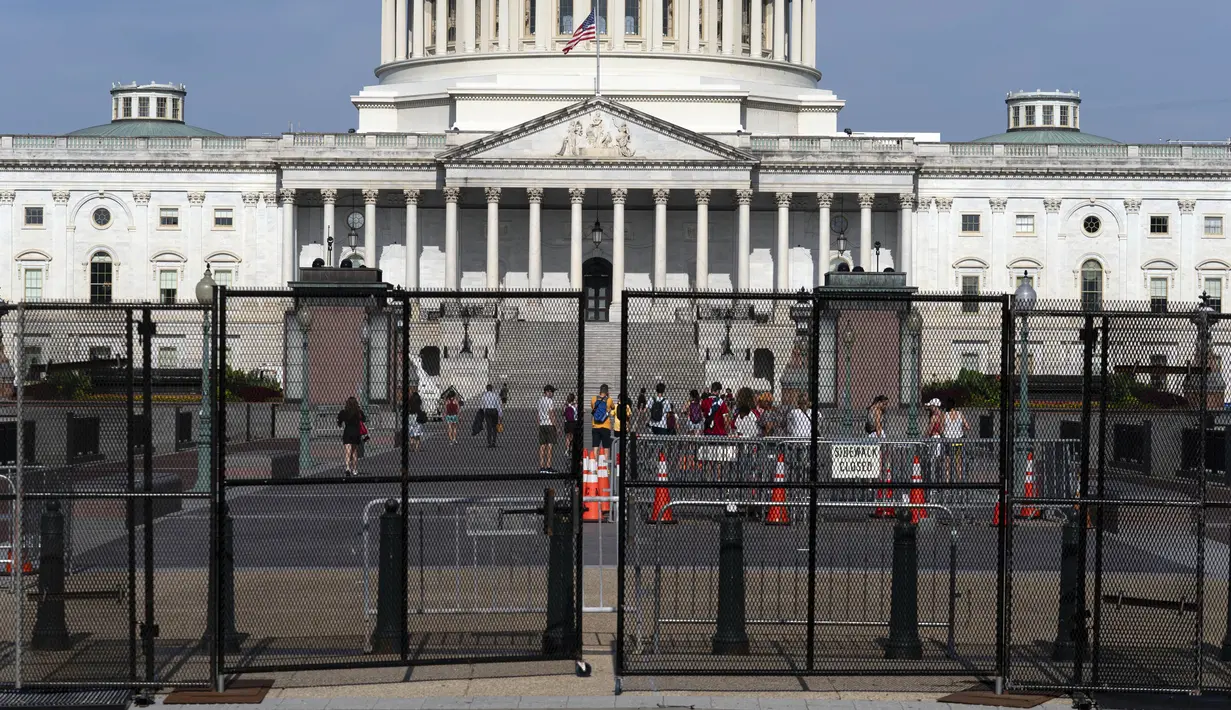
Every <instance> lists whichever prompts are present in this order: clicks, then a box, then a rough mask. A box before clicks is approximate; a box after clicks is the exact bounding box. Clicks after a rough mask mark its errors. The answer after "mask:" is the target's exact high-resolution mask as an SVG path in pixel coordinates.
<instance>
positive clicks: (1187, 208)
mask: <svg viewBox="0 0 1231 710" xmlns="http://www.w3.org/2000/svg"><path fill="white" fill-rule="evenodd" d="M1176 204H1177V205H1178V206H1179V208H1180V253H1179V256H1180V268H1179V271H1180V278H1179V279H1178V282H1177V283H1176V287H1177V288H1178V289H1179V293H1178V294H1168V296H1169V298H1170V299H1171V300H1173V301H1194V300H1196V299H1197V296H1199V295H1200V294H1201V292H1200V290H1198V289H1197V288H1196V287H1195V286H1194V281H1195V280H1196V273H1197V240H1198V239H1200V237H1199V236H1198V233H1197V230H1196V229H1195V227H1196V224H1197V220H1196V217H1195V216H1194V215H1193V212H1194V211H1195V210H1196V209H1197V201H1196V200H1192V199H1184V200H1177V201H1176Z"/></svg>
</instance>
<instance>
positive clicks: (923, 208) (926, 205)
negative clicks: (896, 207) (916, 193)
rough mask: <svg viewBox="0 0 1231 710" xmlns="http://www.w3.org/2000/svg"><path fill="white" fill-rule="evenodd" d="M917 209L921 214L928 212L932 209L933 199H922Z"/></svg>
mask: <svg viewBox="0 0 1231 710" xmlns="http://www.w3.org/2000/svg"><path fill="white" fill-rule="evenodd" d="M915 209H916V210H918V211H919V212H927V211H928V210H930V209H932V198H930V197H920V198H919V204H918V206H916V207H915Z"/></svg>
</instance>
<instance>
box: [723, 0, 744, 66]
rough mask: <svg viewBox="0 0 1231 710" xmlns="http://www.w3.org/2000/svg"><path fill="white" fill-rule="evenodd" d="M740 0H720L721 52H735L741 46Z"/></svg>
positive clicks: (741, 5) (742, 22)
mask: <svg viewBox="0 0 1231 710" xmlns="http://www.w3.org/2000/svg"><path fill="white" fill-rule="evenodd" d="M742 7H743V3H742V0H722V53H723V54H735V48H736V47H742V46H743V41H744V40H743V32H744V30H743V26H744V21H743V18H742V15H743V12H742Z"/></svg>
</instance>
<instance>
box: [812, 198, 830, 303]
mask: <svg viewBox="0 0 1231 710" xmlns="http://www.w3.org/2000/svg"><path fill="white" fill-rule="evenodd" d="M832 204H833V193H832V192H818V193H816V206H817V207H818V208H819V209H818V212H819V215H818V216H817V222H816V227H817V229H816V233H817V240H816V285H817V286H823V285H824V284H825V273H826V272H827V271H829V252H830V250H832V249H833V247H831V246H830V245H829V221H830V220H829V208H830V206H831V205H832Z"/></svg>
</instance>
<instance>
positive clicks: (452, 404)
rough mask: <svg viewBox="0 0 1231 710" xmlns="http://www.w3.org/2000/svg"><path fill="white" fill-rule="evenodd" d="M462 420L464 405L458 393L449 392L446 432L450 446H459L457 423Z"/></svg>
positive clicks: (446, 410) (446, 405)
mask: <svg viewBox="0 0 1231 710" xmlns="http://www.w3.org/2000/svg"><path fill="white" fill-rule="evenodd" d="M461 419H462V405H461V403H460V402H459V401H458V399H457V392H454V391H453V390H449V396H448V397H446V398H445V431H446V432H447V433H448V434H449V446H457V423H458V422H459V421H461Z"/></svg>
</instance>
